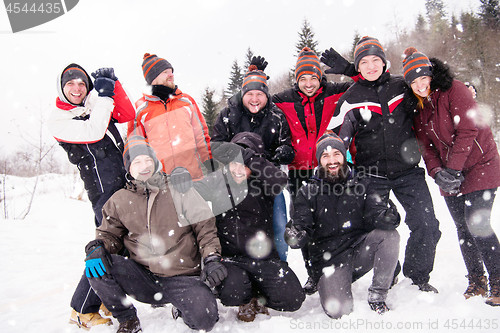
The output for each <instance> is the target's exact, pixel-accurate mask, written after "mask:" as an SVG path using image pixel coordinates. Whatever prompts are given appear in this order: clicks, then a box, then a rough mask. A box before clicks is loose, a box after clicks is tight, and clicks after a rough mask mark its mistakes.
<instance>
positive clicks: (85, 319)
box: [69, 309, 112, 331]
mask: <svg viewBox="0 0 500 333" xmlns="http://www.w3.org/2000/svg"><path fill="white" fill-rule="evenodd" d="M69 323H70V324H75V325H78V327H80V328H83V329H84V330H87V331H88V330H90V329H91V328H92V327H93V326H97V325H111V324H112V322H111V319H109V318H103V317H101V315H100V314H99V312H92V313H78V312H76V311H75V310H74V309H73V310H72V311H71V316H70V318H69Z"/></svg>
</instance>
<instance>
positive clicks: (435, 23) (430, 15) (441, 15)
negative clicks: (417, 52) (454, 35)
mask: <svg viewBox="0 0 500 333" xmlns="http://www.w3.org/2000/svg"><path fill="white" fill-rule="evenodd" d="M425 9H426V11H427V20H428V22H429V28H430V29H431V33H433V34H436V35H442V34H443V33H444V32H445V30H446V26H447V24H446V11H445V10H444V3H443V0H426V1H425Z"/></svg>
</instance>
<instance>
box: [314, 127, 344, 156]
mask: <svg viewBox="0 0 500 333" xmlns="http://www.w3.org/2000/svg"><path fill="white" fill-rule="evenodd" d="M329 149H338V150H339V151H340V152H341V153H342V155H344V158H345V155H346V149H345V145H344V141H343V140H342V139H341V138H339V136H338V135H337V134H335V133H334V132H332V131H327V132H325V134H323V135H322V136H321V137H320V138H319V139H318V141H317V142H316V160H317V161H318V164H319V161H320V160H321V155H322V154H323V152H324V151H328V150H329Z"/></svg>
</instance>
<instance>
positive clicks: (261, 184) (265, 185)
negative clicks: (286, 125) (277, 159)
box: [194, 133, 287, 259]
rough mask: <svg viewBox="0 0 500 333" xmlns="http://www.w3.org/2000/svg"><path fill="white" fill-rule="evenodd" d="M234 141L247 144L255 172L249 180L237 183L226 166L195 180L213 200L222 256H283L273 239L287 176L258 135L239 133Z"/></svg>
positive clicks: (247, 161) (250, 165) (247, 158)
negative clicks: (277, 202) (267, 156)
mask: <svg viewBox="0 0 500 333" xmlns="http://www.w3.org/2000/svg"><path fill="white" fill-rule="evenodd" d="M232 142H233V143H237V144H239V145H241V146H243V147H247V148H244V149H245V150H246V153H245V154H244V155H245V157H244V159H245V160H244V163H245V165H246V166H247V167H248V168H249V169H250V170H251V171H252V174H251V175H250V177H249V178H248V180H247V182H243V183H242V184H237V183H236V182H235V181H234V180H233V178H232V176H231V174H230V173H229V172H228V171H227V169H224V171H221V170H217V171H216V172H214V173H211V174H209V175H208V176H206V177H205V178H203V179H202V180H200V181H197V182H195V183H194V187H195V189H196V190H197V191H198V192H199V193H200V194H201V196H202V197H203V198H204V199H205V200H206V201H210V202H211V203H212V210H213V212H214V215H216V223H217V232H218V237H219V239H220V242H221V246H222V256H229V257H233V256H242V257H246V258H252V259H271V258H276V259H279V255H278V252H277V251H276V248H275V245H274V241H273V240H274V232H273V205H274V197H275V196H276V195H278V194H279V193H281V191H282V190H283V188H284V187H285V185H286V183H287V175H286V173H284V172H282V171H281V170H279V169H278V168H277V167H276V166H274V165H273V163H271V162H269V161H268V160H266V159H265V158H264V156H263V155H264V154H263V153H264V150H263V148H262V140H261V139H260V137H259V136H258V135H256V134H254V133H239V134H237V135H236V136H235V137H234V138H233V140H232ZM249 150H252V151H253V153H249ZM259 248H260V250H259ZM254 250H256V251H254ZM261 250H262V251H261Z"/></svg>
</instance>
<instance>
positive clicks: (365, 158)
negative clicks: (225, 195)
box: [334, 72, 420, 179]
mask: <svg viewBox="0 0 500 333" xmlns="http://www.w3.org/2000/svg"><path fill="white" fill-rule="evenodd" d="M407 89H408V88H407V85H406V83H405V81H404V79H403V77H402V76H395V75H391V74H389V72H385V73H384V74H382V75H381V77H380V78H379V79H378V80H376V81H373V82H371V81H367V80H364V79H362V78H361V79H360V80H359V81H358V82H356V83H355V84H354V85H353V86H352V87H351V88H350V89H349V90H348V91H347V92H346V93H345V94H344V95H343V96H342V97H341V98H340V100H339V103H338V105H337V108H336V110H335V117H338V118H339V119H343V121H341V125H340V126H339V127H337V128H336V129H334V131H335V132H337V133H338V134H339V136H340V137H341V138H342V139H343V140H344V142H345V144H346V148H349V147H350V152H351V156H352V159H353V162H354V163H355V164H356V166H357V167H358V168H359V167H363V168H365V172H367V173H370V174H374V175H377V176H381V177H387V178H389V179H394V178H397V177H399V176H401V175H403V174H405V173H407V172H408V171H410V170H411V169H413V168H415V167H416V166H417V164H418V163H419V161H420V153H419V150H418V144H417V139H416V137H415V132H414V130H413V115H414V113H413V110H414V109H413V108H411V107H409V106H408V104H407V101H406V100H405V99H404V98H403V97H404V95H405V92H406V90H407Z"/></svg>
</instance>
